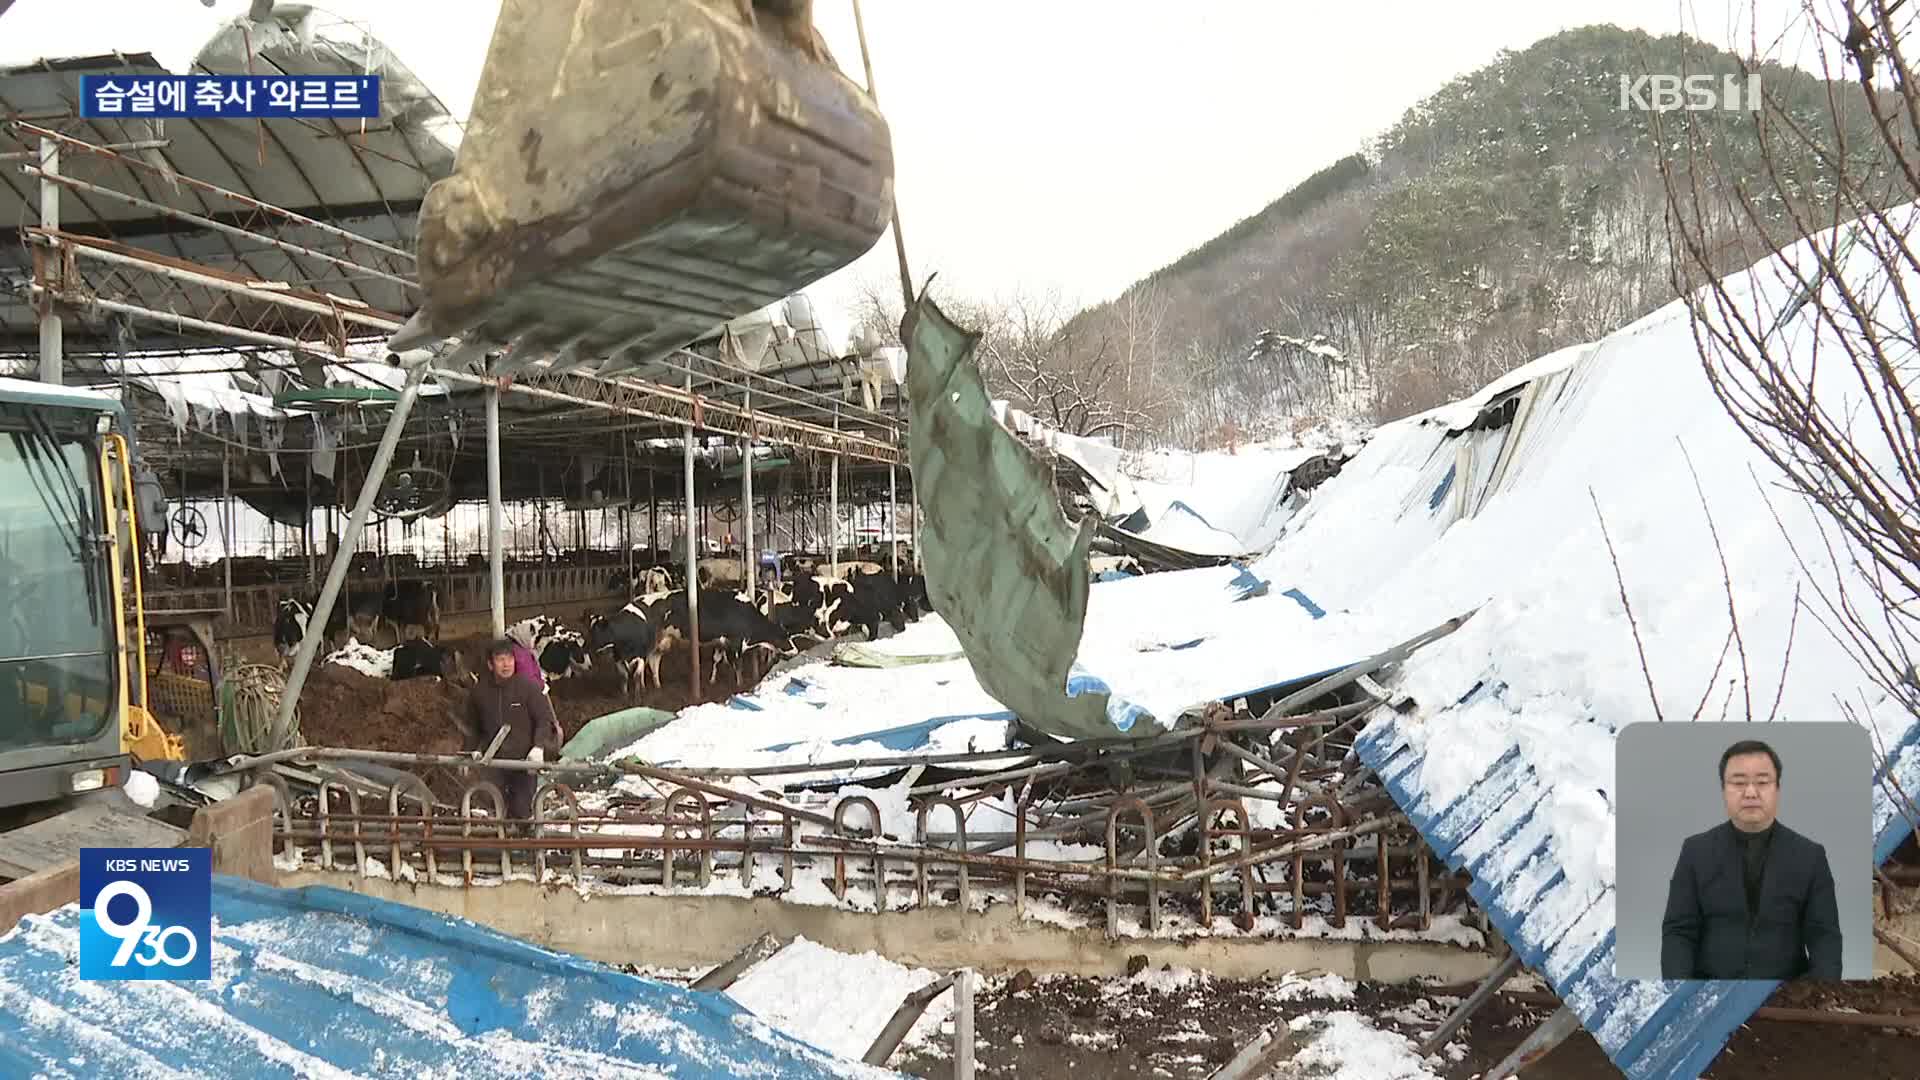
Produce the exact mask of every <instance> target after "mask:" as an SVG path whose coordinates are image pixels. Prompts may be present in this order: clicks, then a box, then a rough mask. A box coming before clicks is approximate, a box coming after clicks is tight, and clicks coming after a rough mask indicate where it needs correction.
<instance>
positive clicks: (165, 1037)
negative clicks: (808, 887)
mask: <svg viewBox="0 0 1920 1080" xmlns="http://www.w3.org/2000/svg"><path fill="white" fill-rule="evenodd" d="M213 912H214V920H215V929H214V937H215V942H216V943H215V946H214V949H215V951H214V956H213V973H214V977H213V978H212V979H211V980H208V981H205V982H82V981H81V980H80V978H79V969H78V967H77V959H76V958H77V956H78V952H77V950H78V941H79V935H78V922H79V913H78V909H77V907H73V906H70V907H67V908H64V909H62V910H60V911H57V912H54V913H52V914H50V915H48V916H29V917H28V919H27V920H26V921H25V922H23V923H22V925H21V926H20V927H19V928H17V929H16V930H15V931H14V932H13V933H12V934H10V935H8V936H6V937H4V938H0V1013H3V1014H4V1016H5V1022H4V1023H0V1075H4V1076H46V1077H86V1076H100V1075H106V1074H112V1075H115V1076H165V1077H174V1076H191V1077H196V1078H208V1077H236V1078H238V1077H246V1078H249V1080H251V1078H257V1077H277V1076H288V1077H291V1076H329V1077H331V1076H346V1075H351V1076H376V1077H384V1076H393V1077H409V1078H412V1077H420V1076H435V1077H442V1076H444V1077H459V1076H516V1077H580V1078H591V1080H611V1078H614V1077H664V1076H672V1077H675V1078H692V1077H714V1078H716V1080H717V1078H721V1077H737V1076H760V1077H791V1078H794V1080H815V1078H824V1077H842V1076H858V1077H891V1076H895V1075H897V1074H894V1073H890V1072H886V1071H885V1070H881V1069H875V1068H871V1067H869V1066H864V1065H860V1064H857V1063H850V1062H843V1061H841V1060H839V1059H836V1058H832V1057H830V1056H828V1055H827V1054H825V1053H823V1052H822V1051H819V1050H817V1049H815V1048H813V1047H811V1046H808V1045H806V1044H804V1043H801V1042H799V1041H797V1040H795V1039H792V1038H789V1037H787V1036H785V1035H782V1034H780V1033H778V1032H776V1031H774V1030H773V1029H771V1028H769V1027H768V1026H767V1025H766V1024H765V1023H764V1022H762V1021H760V1020H759V1019H758V1018H756V1017H755V1016H753V1015H752V1014H751V1013H749V1012H747V1011H746V1010H745V1009H743V1008H741V1007H740V1006H739V1005H737V1004H735V1003H734V1002H733V1001H732V1000H731V999H729V998H726V997H723V996H721V995H718V994H711V993H701V992H695V991H691V990H686V989H683V988H681V987H676V986H670V985H667V984H665V983H659V982H654V981H651V980H648V979H642V978H638V977H635V976H631V975H626V974H623V973H621V972H619V971H616V970H614V969H612V968H609V967H606V966H604V965H600V964H595V963H591V962H588V961H584V960H580V959H577V958H574V957H570V956H566V955H563V954H560V953H554V952H550V951H548V950H545V949H541V948H538V947H536V946H533V945H530V944H527V943H526V942H524V941H520V940H517V939H514V938H511V937H508V936H506V935H504V934H500V933H497V932H494V931H492V930H488V929H486V928H484V927H480V926H477V925H475V924H473V923H470V922H466V921H464V920H459V919H452V918H448V917H446V916H442V915H435V914H432V913H429V912H425V911H420V910H417V909H414V908H409V907H406V906H404V905H400V904H394V903H390V902H386V901H381V900H375V899H371V898H368V897H364V896H359V895H356V894H353V893H348V892H343V891H341V890H337V889H329V888H323V887H309V888H304V889H275V888H271V887H268V886H264V885H259V884H256V883H254V882H250V881H245V880H241V879H237V878H228V877H223V876H221V877H216V878H215V879H214V894H213Z"/></svg>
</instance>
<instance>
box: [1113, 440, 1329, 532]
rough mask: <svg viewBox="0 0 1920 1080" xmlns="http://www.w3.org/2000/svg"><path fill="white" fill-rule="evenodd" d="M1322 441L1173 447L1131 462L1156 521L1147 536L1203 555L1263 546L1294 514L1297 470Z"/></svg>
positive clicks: (1151, 520)
mask: <svg viewBox="0 0 1920 1080" xmlns="http://www.w3.org/2000/svg"><path fill="white" fill-rule="evenodd" d="M1320 453H1321V449H1320V448H1318V447H1294V448H1289V449H1274V448H1269V447H1264V446H1261V447H1249V448H1247V449H1246V450H1244V451H1243V452H1241V453H1237V454H1227V453H1221V452H1219V451H1208V452H1206V453H1199V454H1192V453H1184V452H1179V451H1171V450H1160V451H1155V452H1153V453H1151V454H1144V455H1140V456H1139V457H1136V458H1133V459H1131V460H1130V461H1129V462H1128V463H1127V467H1128V470H1129V471H1130V472H1131V473H1132V474H1133V476H1134V487H1135V488H1136V489H1137V490H1138V491H1139V492H1140V495H1141V505H1140V509H1142V510H1144V511H1145V512H1146V515H1147V520H1148V522H1149V523H1150V524H1149V525H1148V526H1147V528H1146V529H1145V530H1144V531H1143V532H1142V533H1141V534H1140V535H1142V536H1144V537H1145V538H1147V539H1148V540H1151V541H1153V542H1154V543H1157V544H1165V545H1167V546H1168V547H1175V548H1180V549H1182V550H1184V551H1192V552H1196V553H1199V554H1202V555H1242V554H1245V553H1247V552H1253V551H1264V550H1265V549H1266V548H1268V547H1269V546H1271V545H1272V544H1273V542H1274V541H1275V540H1277V539H1279V537H1280V533H1281V530H1282V529H1283V528H1284V527H1285V526H1286V523H1287V520H1288V518H1289V517H1290V516H1291V514H1292V509H1291V504H1290V500H1289V499H1288V497H1287V496H1288V494H1289V485H1290V480H1291V476H1292V473H1293V470H1295V469H1297V468H1299V467H1300V466H1301V465H1303V464H1305V463H1306V462H1307V461H1309V460H1310V459H1312V458H1315V457H1318V456H1319V455H1320Z"/></svg>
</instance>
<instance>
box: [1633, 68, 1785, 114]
mask: <svg viewBox="0 0 1920 1080" xmlns="http://www.w3.org/2000/svg"><path fill="white" fill-rule="evenodd" d="M1760 100H1761V99H1760V76H1759V75H1749V76H1747V77H1746V78H1744V79H1742V78H1741V77H1740V76H1738V75H1727V76H1724V77H1722V78H1720V79H1719V80H1717V81H1716V80H1715V79H1714V77H1713V76H1711V75H1688V76H1686V77H1685V78H1682V77H1680V76H1678V75H1642V76H1640V77H1639V78H1638V79H1634V80H1631V81H1629V80H1628V79H1627V77H1626V76H1625V75H1622V76H1620V108H1621V110H1622V111H1625V110H1627V109H1638V110H1640V111H1642V112H1672V111H1673V110H1675V109H1685V110H1686V111H1688V112H1707V111H1710V110H1713V109H1724V110H1726V111H1727V112H1743V111H1744V112H1759V111H1760Z"/></svg>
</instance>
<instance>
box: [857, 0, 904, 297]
mask: <svg viewBox="0 0 1920 1080" xmlns="http://www.w3.org/2000/svg"><path fill="white" fill-rule="evenodd" d="M853 29H854V32H855V33H857V34H858V35H860V64H861V66H862V67H864V68H866V72H867V96H868V97H870V98H872V99H873V104H874V106H875V107H878V106H879V104H880V94H879V92H878V91H877V90H876V89H875V88H874V84H873V54H872V52H871V51H870V50H868V48H867V21H866V19H864V18H862V17H861V14H860V0H853ZM895 167H896V169H897V168H898V163H897V162H896V163H895ZM893 190H894V192H895V193H896V194H895V196H894V197H893V198H891V199H889V203H890V204H891V206H892V209H893V252H894V254H895V255H896V256H898V257H899V260H900V297H901V302H902V303H904V304H905V305H906V306H905V307H903V308H901V312H902V313H903V314H904V313H906V312H910V311H912V310H913V275H912V273H910V272H909V271H908V270H907V238H906V237H905V236H903V235H901V232H900V199H899V197H898V194H897V193H898V192H899V190H900V185H899V184H898V183H896V184H894V186H893Z"/></svg>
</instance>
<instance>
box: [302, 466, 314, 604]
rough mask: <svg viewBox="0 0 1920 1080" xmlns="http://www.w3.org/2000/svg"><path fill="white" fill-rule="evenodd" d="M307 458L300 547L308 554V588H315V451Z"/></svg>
mask: <svg viewBox="0 0 1920 1080" xmlns="http://www.w3.org/2000/svg"><path fill="white" fill-rule="evenodd" d="M306 459H307V483H306V489H307V490H306V496H307V516H306V517H304V518H302V519H301V520H300V547H301V548H302V550H304V551H305V552H306V555H307V588H309V589H311V588H313V579H314V578H315V577H316V576H317V574H316V567H315V557H314V548H313V451H311V450H309V451H307V453H306Z"/></svg>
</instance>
